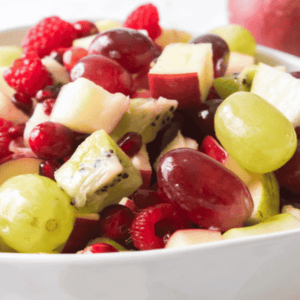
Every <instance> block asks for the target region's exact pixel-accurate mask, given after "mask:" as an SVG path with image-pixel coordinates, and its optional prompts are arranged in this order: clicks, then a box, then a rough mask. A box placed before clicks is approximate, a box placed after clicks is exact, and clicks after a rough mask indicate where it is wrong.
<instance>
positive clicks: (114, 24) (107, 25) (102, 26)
mask: <svg viewBox="0 0 300 300" xmlns="http://www.w3.org/2000/svg"><path fill="white" fill-rule="evenodd" d="M95 25H96V27H97V28H98V30H99V32H103V31H106V30H110V29H116V28H120V27H122V22H120V21H116V20H111V19H104V20H99V21H96V22H95Z"/></svg>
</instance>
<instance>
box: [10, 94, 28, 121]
mask: <svg viewBox="0 0 300 300" xmlns="http://www.w3.org/2000/svg"><path fill="white" fill-rule="evenodd" d="M11 101H12V103H13V104H14V105H15V107H16V108H18V109H20V110H21V111H22V112H23V113H24V114H26V115H27V116H31V115H32V112H33V102H32V100H31V97H30V96H28V95H25V94H21V93H16V94H14V95H13V96H12V98H11Z"/></svg>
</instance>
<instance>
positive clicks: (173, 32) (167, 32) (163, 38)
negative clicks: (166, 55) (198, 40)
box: [155, 28, 193, 48]
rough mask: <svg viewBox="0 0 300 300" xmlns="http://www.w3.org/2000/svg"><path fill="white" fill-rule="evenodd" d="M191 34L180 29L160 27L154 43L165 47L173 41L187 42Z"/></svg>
mask: <svg viewBox="0 0 300 300" xmlns="http://www.w3.org/2000/svg"><path fill="white" fill-rule="evenodd" d="M192 37H193V36H192V35H191V34H190V33H188V32H186V31H182V30H177V29H167V28H163V29H162V34H161V35H160V36H159V37H158V38H157V39H156V40H155V42H156V44H157V45H159V46H161V47H162V48H165V47H166V46H167V45H169V44H173V43H188V42H189V41H190V40H191V38H192Z"/></svg>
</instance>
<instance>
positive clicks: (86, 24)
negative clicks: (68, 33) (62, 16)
mask: <svg viewBox="0 0 300 300" xmlns="http://www.w3.org/2000/svg"><path fill="white" fill-rule="evenodd" d="M73 26H74V28H75V29H76V30H77V38H82V37H86V36H89V35H93V34H97V33H99V30H98V28H97V27H96V25H95V24H94V23H93V22H91V21H88V20H80V21H77V22H75V23H73Z"/></svg>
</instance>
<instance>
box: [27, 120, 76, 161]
mask: <svg viewBox="0 0 300 300" xmlns="http://www.w3.org/2000/svg"><path fill="white" fill-rule="evenodd" d="M28 142H29V146H30V148H31V149H32V151H33V152H34V153H35V154H36V155H37V156H38V157H40V158H43V159H60V158H64V157H67V156H70V155H71V154H72V153H73V152H74V150H75V136H74V133H73V131H72V130H71V129H69V128H68V127H66V126H64V125H62V124H60V123H54V122H50V121H48V122H44V123H40V124H38V125H36V126H35V127H34V128H33V129H32V131H31V132H30V136H29V141H28Z"/></svg>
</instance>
